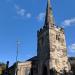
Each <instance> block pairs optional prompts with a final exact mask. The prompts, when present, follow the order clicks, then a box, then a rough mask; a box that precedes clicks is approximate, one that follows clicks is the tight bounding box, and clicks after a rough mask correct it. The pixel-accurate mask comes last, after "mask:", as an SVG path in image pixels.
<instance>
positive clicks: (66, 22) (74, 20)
mask: <svg viewBox="0 0 75 75" xmlns="http://www.w3.org/2000/svg"><path fill="white" fill-rule="evenodd" d="M73 24H75V18H71V19H66V20H64V21H63V23H62V25H63V27H65V26H71V25H73Z"/></svg>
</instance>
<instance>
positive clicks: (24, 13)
mask: <svg viewBox="0 0 75 75" xmlns="http://www.w3.org/2000/svg"><path fill="white" fill-rule="evenodd" d="M14 6H15V9H16V13H17V15H18V16H21V17H26V18H31V13H28V11H26V10H25V9H24V8H21V7H20V6H18V5H16V4H15V5H14Z"/></svg>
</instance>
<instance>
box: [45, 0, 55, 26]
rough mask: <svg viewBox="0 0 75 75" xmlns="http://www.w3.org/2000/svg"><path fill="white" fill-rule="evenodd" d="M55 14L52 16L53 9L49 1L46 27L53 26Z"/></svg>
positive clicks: (48, 0)
mask: <svg viewBox="0 0 75 75" xmlns="http://www.w3.org/2000/svg"><path fill="white" fill-rule="evenodd" d="M53 24H54V21H53V14H52V8H51V5H50V0H47V8H46V17H45V25H47V26H48V27H51V26H53Z"/></svg>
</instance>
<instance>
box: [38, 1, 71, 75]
mask: <svg viewBox="0 0 75 75" xmlns="http://www.w3.org/2000/svg"><path fill="white" fill-rule="evenodd" d="M37 37H38V40H37V41H38V43H37V44H38V48H37V56H38V75H53V73H54V75H60V73H63V71H64V70H65V71H66V72H69V70H70V64H69V62H68V57H67V48H66V41H65V34H64V29H63V28H60V27H56V26H55V23H54V19H53V14H52V8H51V5H50V0H47V8H46V16H45V23H44V26H43V28H41V29H40V30H39V31H38V32H37ZM55 73H58V74H55Z"/></svg>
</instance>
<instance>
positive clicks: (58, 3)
mask: <svg viewBox="0 0 75 75" xmlns="http://www.w3.org/2000/svg"><path fill="white" fill-rule="evenodd" d="M46 4H47V0H0V61H1V62H6V61H7V60H9V61H10V63H11V64H12V63H13V62H15V59H16V58H15V57H16V41H17V40H19V41H20V44H19V57H18V59H19V60H22V61H25V60H26V59H28V58H30V57H32V56H35V55H36V54H37V30H38V29H39V28H41V27H42V26H43V24H44V16H45V9H46ZM51 5H52V8H53V15H54V20H55V24H56V25H59V26H62V27H64V29H65V35H66V42H67V50H68V56H75V10H74V9H75V0H51Z"/></svg>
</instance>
